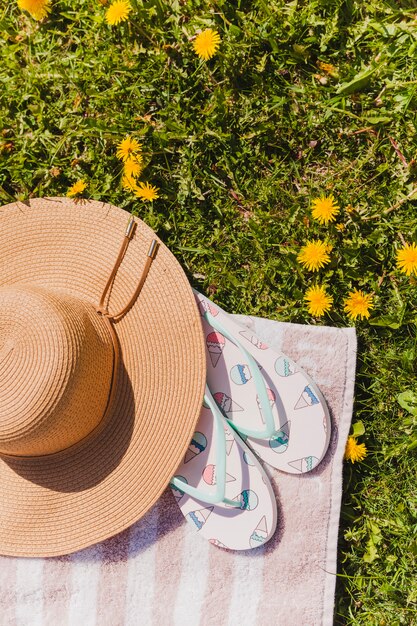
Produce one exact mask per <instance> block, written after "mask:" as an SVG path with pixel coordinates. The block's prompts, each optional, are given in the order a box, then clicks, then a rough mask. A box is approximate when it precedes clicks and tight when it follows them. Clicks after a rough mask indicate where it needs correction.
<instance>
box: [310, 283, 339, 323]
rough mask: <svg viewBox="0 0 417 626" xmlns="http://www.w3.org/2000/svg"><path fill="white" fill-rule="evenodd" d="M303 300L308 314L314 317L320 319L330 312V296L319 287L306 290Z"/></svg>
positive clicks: (331, 300) (331, 299)
mask: <svg viewBox="0 0 417 626" xmlns="http://www.w3.org/2000/svg"><path fill="white" fill-rule="evenodd" d="M304 300H305V301H306V302H307V303H308V312H309V313H310V315H313V316H314V317H321V316H322V315H324V313H327V311H330V309H331V308H332V304H333V298H332V296H329V294H328V293H327V292H326V290H325V288H324V287H320V286H319V285H314V286H313V287H310V288H309V289H307V291H306V294H305V296H304Z"/></svg>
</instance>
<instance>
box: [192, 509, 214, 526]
mask: <svg viewBox="0 0 417 626" xmlns="http://www.w3.org/2000/svg"><path fill="white" fill-rule="evenodd" d="M213 509H214V506H208V507H207V508H205V509H198V510H197V511H191V513H188V514H187V515H186V518H187V519H188V521H190V522H192V523H193V524H195V525H196V526H197V530H200V529H201V528H202V527H203V526H204V524H205V523H206V522H207V519H208V518H209V516H210V515H211V512H212V511H213Z"/></svg>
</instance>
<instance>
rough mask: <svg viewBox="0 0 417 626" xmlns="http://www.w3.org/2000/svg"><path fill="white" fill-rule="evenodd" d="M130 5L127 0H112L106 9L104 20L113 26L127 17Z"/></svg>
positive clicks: (130, 8)
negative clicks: (113, 0)
mask: <svg viewBox="0 0 417 626" xmlns="http://www.w3.org/2000/svg"><path fill="white" fill-rule="evenodd" d="M131 10H132V5H131V4H130V2H128V0H116V1H115V2H112V4H111V5H110V6H109V8H108V9H107V11H106V22H107V24H109V25H110V26H115V25H117V24H119V22H124V21H125V20H127V18H128V17H129V13H130V12H131Z"/></svg>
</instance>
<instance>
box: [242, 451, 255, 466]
mask: <svg viewBox="0 0 417 626" xmlns="http://www.w3.org/2000/svg"><path fill="white" fill-rule="evenodd" d="M243 460H244V461H245V463H246V465H255V462H254V460H253V458H252V456H251V455H250V454H248V453H247V452H244V453H243Z"/></svg>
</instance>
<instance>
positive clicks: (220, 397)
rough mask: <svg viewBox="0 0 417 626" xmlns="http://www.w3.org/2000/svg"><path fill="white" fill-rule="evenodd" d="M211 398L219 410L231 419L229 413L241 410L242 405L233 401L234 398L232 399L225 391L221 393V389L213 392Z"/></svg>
mask: <svg viewBox="0 0 417 626" xmlns="http://www.w3.org/2000/svg"><path fill="white" fill-rule="evenodd" d="M213 398H214V399H215V401H216V403H217V405H218V407H219V409H220V411H221V412H222V413H223V415H224V416H225V417H227V418H228V419H233V416H232V415H231V413H236V412H237V411H243V407H241V406H240V405H239V404H237V402H234V400H232V398H230V396H228V395H227V394H226V393H223V392H222V391H218V392H217V393H213Z"/></svg>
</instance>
